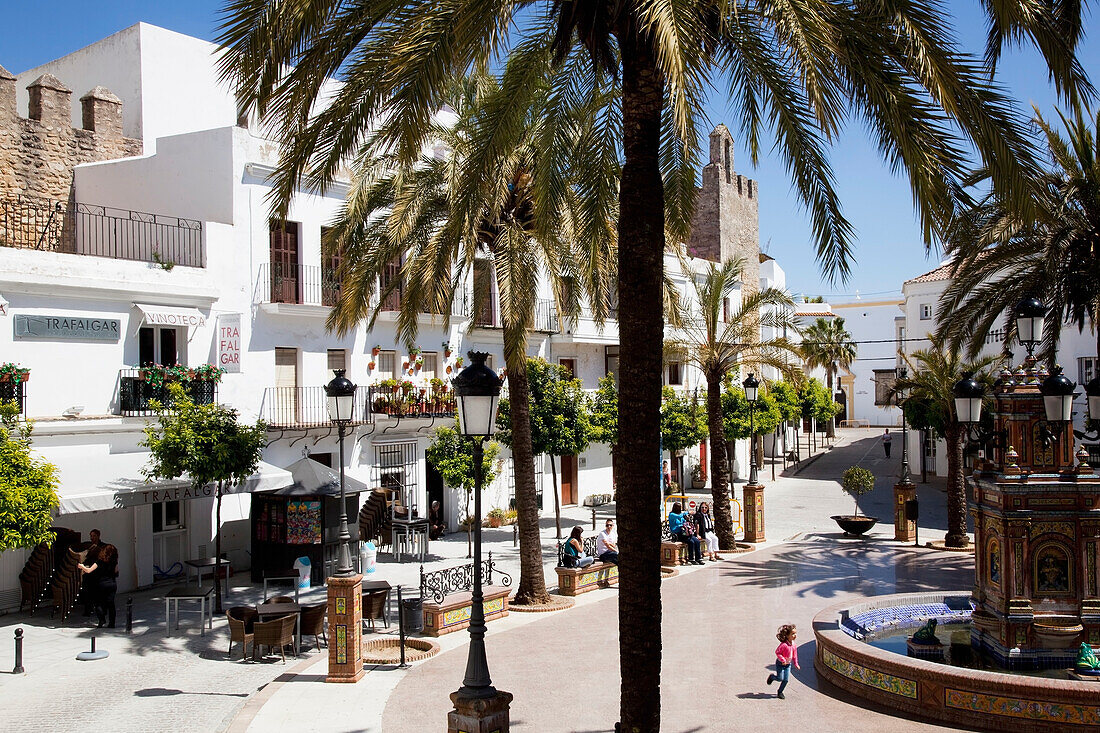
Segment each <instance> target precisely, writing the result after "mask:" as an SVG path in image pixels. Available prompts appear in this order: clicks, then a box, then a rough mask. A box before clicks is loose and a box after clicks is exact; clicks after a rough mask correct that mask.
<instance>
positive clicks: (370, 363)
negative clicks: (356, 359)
mask: <svg viewBox="0 0 1100 733" xmlns="http://www.w3.org/2000/svg"><path fill="white" fill-rule="evenodd" d="M367 369H370V370H371V371H373V370H374V362H373V361H368V362H367Z"/></svg>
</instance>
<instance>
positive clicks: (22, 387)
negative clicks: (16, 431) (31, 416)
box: [0, 380, 27, 415]
mask: <svg viewBox="0 0 1100 733" xmlns="http://www.w3.org/2000/svg"><path fill="white" fill-rule="evenodd" d="M0 402H14V403H15V404H16V405H17V406H18V407H19V414H20V415H25V414H27V382H26V380H20V381H18V382H10V381H9V382H0Z"/></svg>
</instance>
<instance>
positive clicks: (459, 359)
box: [448, 356, 466, 374]
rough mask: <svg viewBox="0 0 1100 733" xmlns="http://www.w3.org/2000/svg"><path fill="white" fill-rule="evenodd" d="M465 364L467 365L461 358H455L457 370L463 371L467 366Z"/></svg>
mask: <svg viewBox="0 0 1100 733" xmlns="http://www.w3.org/2000/svg"><path fill="white" fill-rule="evenodd" d="M465 363H466V361H465V360H464V359H463V358H462V357H461V356H459V357H455V369H461V368H462V365H463V364H465ZM449 373H450V372H448V374H449Z"/></svg>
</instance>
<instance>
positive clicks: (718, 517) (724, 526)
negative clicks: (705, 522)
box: [706, 372, 736, 550]
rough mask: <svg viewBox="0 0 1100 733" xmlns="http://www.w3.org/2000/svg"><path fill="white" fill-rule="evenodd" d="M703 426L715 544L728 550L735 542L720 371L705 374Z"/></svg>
mask: <svg viewBox="0 0 1100 733" xmlns="http://www.w3.org/2000/svg"><path fill="white" fill-rule="evenodd" d="M706 377H707V428H708V429H709V430H710V463H711V474H710V498H711V503H712V504H714V512H713V513H714V531H715V533H717V535H718V547H719V548H721V549H723V550H731V549H733V547H734V545H735V544H736V540H735V539H734V536H733V512H731V511H730V489H729V485H730V472H729V468H728V467H727V465H726V460H725V459H726V433H725V427H724V426H723V425H722V375H721V374H719V373H717V372H708V373H707V375H706Z"/></svg>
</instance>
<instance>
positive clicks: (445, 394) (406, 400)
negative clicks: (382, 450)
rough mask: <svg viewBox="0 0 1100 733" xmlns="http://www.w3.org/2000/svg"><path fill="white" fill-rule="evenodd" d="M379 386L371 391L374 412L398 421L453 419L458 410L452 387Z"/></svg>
mask: <svg viewBox="0 0 1100 733" xmlns="http://www.w3.org/2000/svg"><path fill="white" fill-rule="evenodd" d="M405 384H409V385H410V387H407V388H402V387H401V386H400V385H398V386H389V385H376V386H374V387H370V388H368V394H369V395H370V406H371V411H372V412H373V413H374V414H375V415H387V416H389V417H397V418H424V417H429V418H438V417H444V418H453V417H454V416H455V412H456V410H457V403H456V402H455V393H454V390H453V389H451V387H450V385H449V384H446V383H444V384H442V385H434V386H431V387H424V388H420V387H413V386H411V382H406V383H405Z"/></svg>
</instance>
